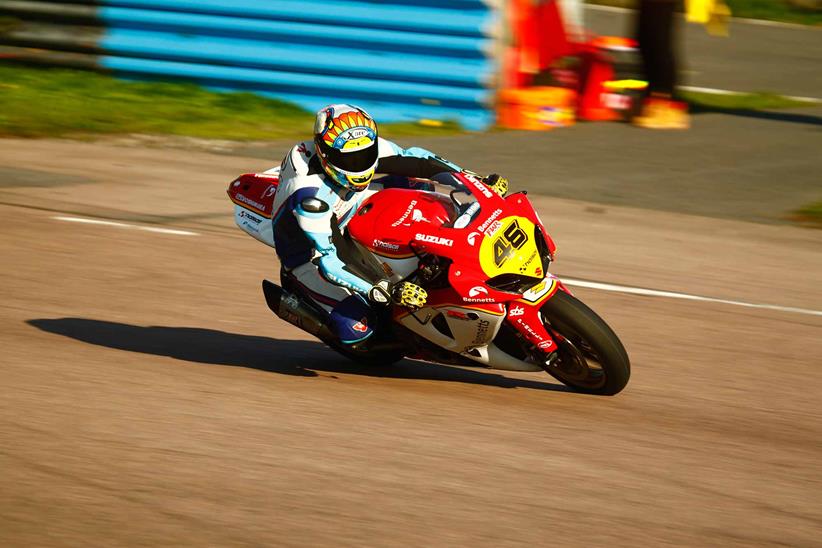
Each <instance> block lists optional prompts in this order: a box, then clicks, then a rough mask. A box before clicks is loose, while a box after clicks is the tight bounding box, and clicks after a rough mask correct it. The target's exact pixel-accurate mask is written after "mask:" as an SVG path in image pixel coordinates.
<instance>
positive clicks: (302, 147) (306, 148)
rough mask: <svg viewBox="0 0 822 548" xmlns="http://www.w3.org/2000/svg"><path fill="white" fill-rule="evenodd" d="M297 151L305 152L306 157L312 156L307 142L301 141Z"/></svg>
mask: <svg viewBox="0 0 822 548" xmlns="http://www.w3.org/2000/svg"><path fill="white" fill-rule="evenodd" d="M297 152H299V153H301V154H305V157H306V158H311V152H310V151H309V150H308V147H307V146H305V143H300V145H299V146H298V147H297Z"/></svg>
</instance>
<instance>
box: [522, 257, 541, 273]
mask: <svg viewBox="0 0 822 548" xmlns="http://www.w3.org/2000/svg"><path fill="white" fill-rule="evenodd" d="M536 258H537V252H536V251H534V252H533V253H531V256H530V257H528V260H527V261H525V262H524V263H522V266H521V267H519V271H520V272H525V271H526V270H528V267H529V266H531V263H533V262H534V259H536ZM537 271H538V272H537V273H536V274H537V276H542V268H537Z"/></svg>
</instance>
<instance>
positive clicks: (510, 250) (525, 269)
mask: <svg viewBox="0 0 822 548" xmlns="http://www.w3.org/2000/svg"><path fill="white" fill-rule="evenodd" d="M479 259H480V266H481V267H482V271H483V272H484V273H485V275H486V276H488V277H489V278H493V277H494V276H499V275H500V274H520V275H524V276H531V277H532V278H542V277H543V276H544V275H545V272H544V271H543V270H542V260H541V259H540V257H539V250H538V248H537V243H536V241H535V240H534V223H532V222H531V221H530V220H528V219H527V218H525V217H519V216H512V217H505V218H504V219H500V220H499V221H495V222H493V223H491V225H490V226H489V227H488V228H487V229H486V230H485V237H484V238H483V240H482V244H481V245H480V251H479Z"/></svg>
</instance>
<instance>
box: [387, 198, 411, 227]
mask: <svg viewBox="0 0 822 548" xmlns="http://www.w3.org/2000/svg"><path fill="white" fill-rule="evenodd" d="M415 205H417V201H416V200H411V203H410V204H408V209H406V210H405V213H403V214H402V216H401V217H400V218H399V219H397V220H396V221H394V222H393V223H391V226H393V227H398V226H400V225H401V224H403V223H404V222H405V220H406V219H407V218H408V216H409V215H411V212H412V211H415V210H414V206H415ZM408 226H411V225H410V223H409V225H408Z"/></svg>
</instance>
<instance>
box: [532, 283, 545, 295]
mask: <svg viewBox="0 0 822 548" xmlns="http://www.w3.org/2000/svg"><path fill="white" fill-rule="evenodd" d="M545 284H546V282H545V280H542V281H541V282H539V283H538V284H537V285H535V286H534V287H532V288H531V289H529V290H528V291H529V292H530V293H539V292H540V291H542V290H543V289H545Z"/></svg>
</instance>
